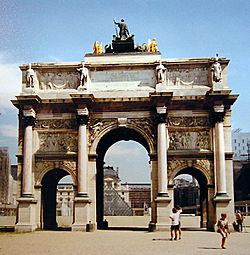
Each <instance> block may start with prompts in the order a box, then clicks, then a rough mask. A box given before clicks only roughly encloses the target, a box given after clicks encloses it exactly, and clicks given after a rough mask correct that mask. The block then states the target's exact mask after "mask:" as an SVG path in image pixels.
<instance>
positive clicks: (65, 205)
mask: <svg viewBox="0 0 250 255" xmlns="http://www.w3.org/2000/svg"><path fill="white" fill-rule="evenodd" d="M73 205H74V188H73V185H72V183H58V185H57V193H56V215H57V216H72V215H73Z"/></svg>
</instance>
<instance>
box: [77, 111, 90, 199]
mask: <svg viewBox="0 0 250 255" xmlns="http://www.w3.org/2000/svg"><path fill="white" fill-rule="evenodd" d="M77 120H78V125H79V127H78V171H77V177H78V179H77V180H78V185H77V186H78V196H79V197H86V196H87V193H88V192H87V190H88V188H87V177H88V171H87V168H88V151H87V146H88V143H87V122H88V109H87V108H83V109H77Z"/></svg>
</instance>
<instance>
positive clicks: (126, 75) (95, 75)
mask: <svg viewBox="0 0 250 255" xmlns="http://www.w3.org/2000/svg"><path fill="white" fill-rule="evenodd" d="M123 81H136V82H139V86H150V87H154V85H155V84H156V77H155V72H154V70H120V71H108V72H107V71H96V72H92V73H91V82H123Z"/></svg>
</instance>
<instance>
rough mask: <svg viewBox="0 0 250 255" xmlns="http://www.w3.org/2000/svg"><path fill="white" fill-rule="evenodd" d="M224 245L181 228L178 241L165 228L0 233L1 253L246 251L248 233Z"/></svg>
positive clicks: (236, 254) (238, 254)
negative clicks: (223, 246)
mask: <svg viewBox="0 0 250 255" xmlns="http://www.w3.org/2000/svg"><path fill="white" fill-rule="evenodd" d="M154 239H155V240H154ZM226 246H227V249H226V250H222V249H220V236H219V234H217V233H212V232H206V231H183V237H182V239H181V240H179V241H170V240H169V233H168V232H153V233H152V232H151V233H148V232H143V231H142V232H139V231H118V230H113V231H111V230H107V231H95V232H92V233H86V232H63V231H59V232H52V231H36V232H33V233H25V234H16V233H0V254H1V255H2V254H3V255H12V254H13V255H14V254H15V255H16V254H18V255H31V254H32V255H45V254H46V255H47V254H49V255H51V254H52V255H69V254H73V255H78V254H79V255H80V254H81V255H84V254H88V255H94V254H95V255H97V254H100V255H106V254H107V255H123V254H124V255H125V254H126V255H128V254H129V255H134V254H135V255H137V254H138V255H141V254H143V255H149V254H150V255H163V254H164V255H166V254H170V255H171V254H174V255H177V254H185V255H195V254H199V255H202V254H209V255H210V254H233V255H249V254H250V233H232V234H231V235H230V237H229V239H228V240H227V244H226Z"/></svg>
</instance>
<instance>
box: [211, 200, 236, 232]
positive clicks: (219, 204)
mask: <svg viewBox="0 0 250 255" xmlns="http://www.w3.org/2000/svg"><path fill="white" fill-rule="evenodd" d="M231 200H232V199H231V198H229V197H228V196H227V195H225V196H224V197H223V196H216V197H215V198H214V203H215V208H216V222H217V221H218V219H219V218H220V216H221V214H222V213H227V212H232V210H230V209H231V208H228V207H230V201H231ZM232 217H233V218H232ZM227 218H228V219H229V223H230V229H231V230H233V226H232V224H231V223H232V221H233V220H234V215H229V214H228V213H227ZM215 229H216V224H215Z"/></svg>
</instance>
